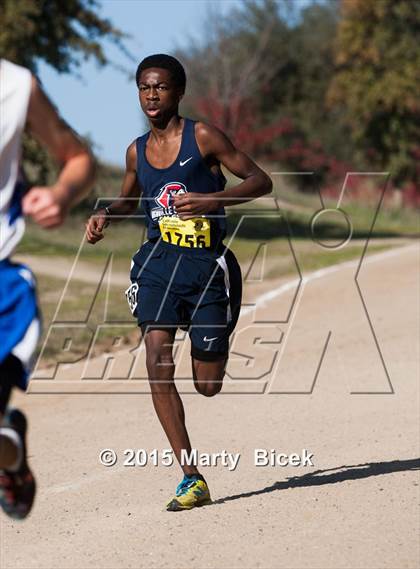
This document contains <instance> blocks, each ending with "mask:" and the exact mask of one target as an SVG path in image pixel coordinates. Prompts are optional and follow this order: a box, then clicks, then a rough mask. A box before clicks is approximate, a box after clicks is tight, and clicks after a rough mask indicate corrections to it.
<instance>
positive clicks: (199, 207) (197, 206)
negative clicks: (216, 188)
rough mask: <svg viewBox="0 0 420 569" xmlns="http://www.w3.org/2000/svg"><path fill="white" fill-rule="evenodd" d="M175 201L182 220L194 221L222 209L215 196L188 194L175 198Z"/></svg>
mask: <svg viewBox="0 0 420 569" xmlns="http://www.w3.org/2000/svg"><path fill="white" fill-rule="evenodd" d="M173 199H174V206H175V209H176V212H177V214H178V215H179V217H180V218H181V219H192V218H193V217H197V216H198V215H205V214H206V213H211V212H214V211H215V210H217V209H218V208H219V207H220V205H219V200H218V199H217V198H216V196H215V194H199V193H197V192H188V193H187V194H181V195H178V196H174V198H173Z"/></svg>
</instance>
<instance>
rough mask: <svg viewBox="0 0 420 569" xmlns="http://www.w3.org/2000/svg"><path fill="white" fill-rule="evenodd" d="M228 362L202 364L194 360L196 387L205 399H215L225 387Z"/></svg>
mask: <svg viewBox="0 0 420 569" xmlns="http://www.w3.org/2000/svg"><path fill="white" fill-rule="evenodd" d="M225 367H226V360H224V361H216V362H202V361H199V360H193V376H194V386H195V388H196V390H197V391H198V393H200V394H201V395H204V396H205V397H213V396H214V395H217V393H219V392H220V390H221V389H222V387H223V378H224V375H225Z"/></svg>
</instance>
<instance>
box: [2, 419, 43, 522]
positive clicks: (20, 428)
mask: <svg viewBox="0 0 420 569" xmlns="http://www.w3.org/2000/svg"><path fill="white" fill-rule="evenodd" d="M2 426H4V427H9V428H11V429H13V430H14V431H16V433H17V434H18V436H19V438H20V440H21V442H22V448H23V458H22V464H21V465H20V467H19V468H18V470H17V471H16V472H11V471H10V470H0V506H1V507H2V508H3V510H4V512H5V513H6V514H7V515H8V516H10V517H11V518H14V519H16V520H23V519H24V518H26V516H27V515H28V514H29V512H30V511H31V508H32V504H33V502H34V497H35V488H36V485H35V479H34V477H33V474H32V472H31V471H30V469H29V466H28V463H27V461H26V441H25V439H26V429H27V423H26V417H25V415H24V414H23V413H22V412H21V411H19V410H18V409H10V410H9V411H8V412H7V413H6V415H5V417H4V421H3V425H2Z"/></svg>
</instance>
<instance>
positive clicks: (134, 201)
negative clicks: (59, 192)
mask: <svg viewBox="0 0 420 569" xmlns="http://www.w3.org/2000/svg"><path fill="white" fill-rule="evenodd" d="M125 162H126V168H125V174H124V179H123V183H122V188H121V193H120V195H119V197H118V199H116V200H115V201H114V202H113V203H112V205H110V206H109V207H108V208H107V210H108V211H106V210H105V208H102V209H99V210H97V211H96V212H95V213H94V214H93V215H92V216H91V217H90V218H89V220H88V222H87V224H86V237H87V240H88V242H89V243H92V245H93V244H95V243H97V242H98V241H100V240H101V239H103V237H104V234H103V230H104V229H105V227H106V225H107V223H108V222H109V220H110V217H112V219H113V221H121V220H122V219H124V218H125V217H127V216H129V215H132V214H133V213H134V212H135V211H136V210H137V207H138V203H139V198H140V195H141V188H140V184H139V182H138V180H137V151H136V143H135V142H132V143H131V144H130V146H129V147H128V148H127V153H126V158H125ZM114 216H115V217H114Z"/></svg>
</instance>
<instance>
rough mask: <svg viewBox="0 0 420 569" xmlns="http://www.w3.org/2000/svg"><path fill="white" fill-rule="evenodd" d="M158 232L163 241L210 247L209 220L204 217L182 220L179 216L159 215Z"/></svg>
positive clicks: (180, 244) (187, 245) (181, 245)
mask: <svg viewBox="0 0 420 569" xmlns="http://www.w3.org/2000/svg"><path fill="white" fill-rule="evenodd" d="M159 228H160V233H161V235H162V239H163V241H166V242H167V243H172V245H178V246H179V247H191V248H193V247H210V221H209V220H208V219H206V218H205V217H194V218H193V219H186V220H182V219H180V218H179V217H176V216H172V217H169V216H168V217H161V218H160V220H159Z"/></svg>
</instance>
